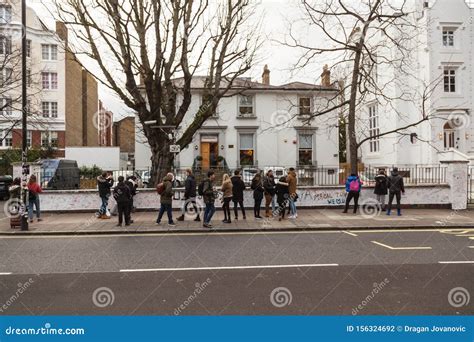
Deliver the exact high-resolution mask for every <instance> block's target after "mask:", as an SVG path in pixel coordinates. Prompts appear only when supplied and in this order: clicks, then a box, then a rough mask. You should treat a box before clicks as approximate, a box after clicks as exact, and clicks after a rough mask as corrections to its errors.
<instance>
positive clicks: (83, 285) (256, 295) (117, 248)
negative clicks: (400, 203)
mask: <svg viewBox="0 0 474 342" xmlns="http://www.w3.org/2000/svg"><path fill="white" fill-rule="evenodd" d="M473 267H474V229H458V230H447V229H443V230H440V229H429V230H428V229H424V230H380V229H372V230H362V231H361V230H347V231H299V232H236V233H232V232H227V233H225V232H213V233H208V232H200V233H198V232H195V233H191V234H190V233H188V234H181V233H171V234H148V235H143V234H129V235H98V236H97V235H96V236H94V235H87V236H82V235H79V236H2V237H0V314H1V315H17V314H20V315H21V314H26V315H28V314H35V315H61V314H78V315H84V314H89V315H93V314H98V315H149V314H160V315H178V314H179V315H248V314H250V315H252V314H278V315H279V314H297V315H307V314H311V315H352V314H357V315H369V314H371V315H376V314H382V315H421V314H435V315H472V314H474V302H473V301H472V295H474V282H472V272H473ZM19 289H22V291H21V292H22V293H19ZM469 297H471V299H470V300H468V298H469Z"/></svg>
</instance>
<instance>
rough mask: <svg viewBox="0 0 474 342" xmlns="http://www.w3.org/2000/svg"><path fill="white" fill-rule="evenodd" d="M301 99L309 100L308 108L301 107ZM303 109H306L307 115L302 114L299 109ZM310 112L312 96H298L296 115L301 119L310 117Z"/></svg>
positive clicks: (311, 109)
mask: <svg viewBox="0 0 474 342" xmlns="http://www.w3.org/2000/svg"><path fill="white" fill-rule="evenodd" d="M302 99H309V106H307V105H305V106H303V105H301V100H302ZM303 107H304V108H308V110H309V113H302V112H301V108H303ZM312 111H313V97H312V96H298V115H299V116H302V117H305V116H309V115H311V113H312Z"/></svg>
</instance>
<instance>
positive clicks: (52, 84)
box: [41, 72, 58, 89]
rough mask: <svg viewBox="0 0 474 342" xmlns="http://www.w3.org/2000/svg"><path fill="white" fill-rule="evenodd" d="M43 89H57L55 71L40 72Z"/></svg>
mask: <svg viewBox="0 0 474 342" xmlns="http://www.w3.org/2000/svg"><path fill="white" fill-rule="evenodd" d="M41 81H42V85H43V89H58V74H57V73H55V72H43V73H41Z"/></svg>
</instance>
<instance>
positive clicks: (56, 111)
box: [50, 102, 58, 118]
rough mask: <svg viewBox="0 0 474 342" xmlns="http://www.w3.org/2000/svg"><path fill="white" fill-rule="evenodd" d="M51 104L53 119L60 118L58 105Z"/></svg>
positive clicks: (55, 103)
mask: <svg viewBox="0 0 474 342" xmlns="http://www.w3.org/2000/svg"><path fill="white" fill-rule="evenodd" d="M50 104H51V117H52V118H57V117H58V103H57V102H50Z"/></svg>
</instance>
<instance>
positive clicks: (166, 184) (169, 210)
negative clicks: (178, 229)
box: [156, 172, 176, 227]
mask: <svg viewBox="0 0 474 342" xmlns="http://www.w3.org/2000/svg"><path fill="white" fill-rule="evenodd" d="M173 180H174V175H173V174H172V173H171V172H169V173H168V174H167V175H166V176H165V178H163V182H162V183H161V184H158V187H161V188H162V189H163V190H162V191H161V194H160V204H161V206H160V212H159V213H158V218H157V219H156V224H158V225H159V224H161V218H162V217H163V214H164V213H165V211H166V214H167V216H168V225H169V226H171V227H174V226H176V224H175V223H174V221H173V206H172V203H173Z"/></svg>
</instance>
